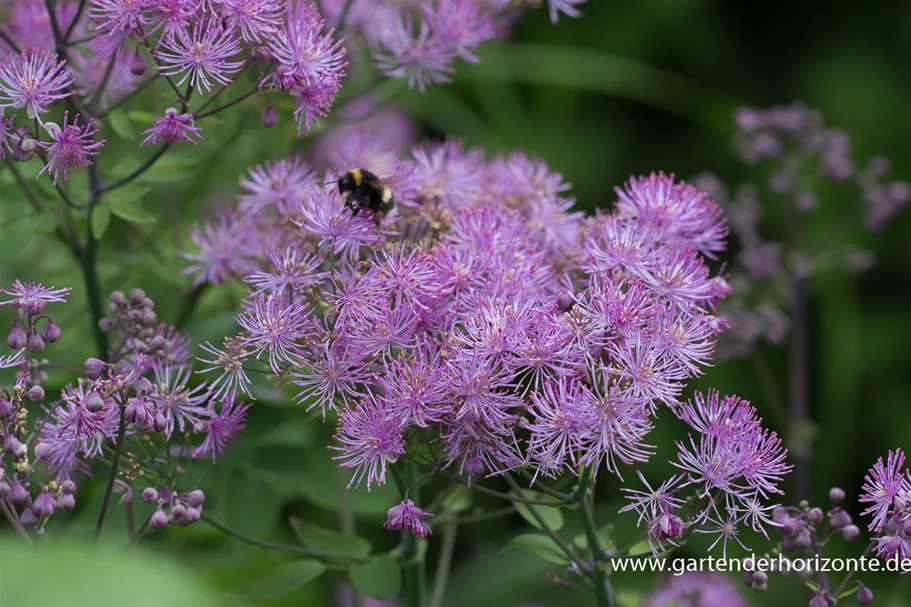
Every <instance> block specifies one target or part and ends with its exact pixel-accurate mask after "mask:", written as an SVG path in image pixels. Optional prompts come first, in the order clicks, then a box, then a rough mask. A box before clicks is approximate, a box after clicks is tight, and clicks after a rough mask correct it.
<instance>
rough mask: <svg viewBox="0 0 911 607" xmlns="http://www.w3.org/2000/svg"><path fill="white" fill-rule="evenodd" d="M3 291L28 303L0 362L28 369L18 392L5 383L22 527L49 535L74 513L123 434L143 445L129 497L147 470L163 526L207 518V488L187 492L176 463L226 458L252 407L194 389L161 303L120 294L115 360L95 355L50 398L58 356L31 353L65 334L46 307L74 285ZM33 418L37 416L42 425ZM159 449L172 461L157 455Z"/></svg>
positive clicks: (111, 327) (6, 471)
mask: <svg viewBox="0 0 911 607" xmlns="http://www.w3.org/2000/svg"><path fill="white" fill-rule="evenodd" d="M0 293H3V294H4V295H7V296H11V297H12V299H9V300H5V301H2V302H0V306H3V305H10V306H12V307H15V308H17V309H18V310H19V317H18V318H17V319H16V320H15V321H14V324H13V327H12V329H11V331H10V333H9V336H8V338H7V344H8V345H9V347H10V348H12V349H13V350H16V354H14V355H13V356H11V357H3V358H2V359H0V367H4V368H5V367H19V369H20V371H19V373H18V375H17V379H16V383H15V385H14V386H13V388H12V390H11V391H7V390H0V437H2V441H3V450H4V451H3V453H4V455H3V458H2V459H0V504H2V505H3V508H4V513H5V514H6V516H7V518H8V519H10V521H11V523H13V524H14V525H18V526H19V527H21V528H23V530H24V529H28V528H36V529H38V530H43V528H44V524H45V522H46V521H47V519H48V517H49V516H51V515H52V514H53V513H54V511H55V510H56V509H57V508H60V509H63V510H72V508H73V507H74V505H75V498H74V497H73V495H74V491H75V485H74V481H75V480H76V479H77V477H78V475H80V474H90V473H91V467H90V463H91V461H92V460H95V459H98V458H101V457H110V456H111V453H112V451H114V449H115V445H116V444H117V442H118V441H119V440H123V441H125V442H127V443H131V442H135V441H141V442H142V445H143V446H142V449H139V450H137V451H135V452H134V453H135V454H139V453H141V454H143V455H141V456H134V459H133V461H132V462H131V467H130V468H128V469H126V470H124V471H123V476H122V478H123V480H120V479H118V481H117V482H118V483H119V485H120V486H119V488H118V489H117V490H118V492H120V493H123V494H124V496H123V498H122V499H121V502H128V501H130V500H131V496H132V490H131V485H130V482H132V481H134V480H136V479H138V478H140V477H142V478H143V479H144V480H145V482H149V481H152V482H156V483H159V485H158V486H157V487H147V488H146V489H145V491H144V492H143V497H144V498H147V494H148V495H152V494H153V493H154V499H153V498H151V497H149V498H148V499H146V501H147V502H149V503H155V504H156V505H157V510H156V512H154V513H153V514H152V515H151V517H150V519H149V525H150V526H151V527H152V528H153V529H154V528H160V527H162V526H164V525H166V524H177V525H186V524H190V523H192V522H194V521H196V520H198V519H199V516H200V513H201V506H202V502H203V500H204V497H203V495H202V492H201V491H192V492H190V493H187V494H178V493H177V492H176V487H175V486H174V482H175V475H176V473H177V468H176V467H175V466H178V465H179V460H180V459H181V458H184V457H202V456H206V457H208V456H211V457H212V458H213V460H214V459H215V458H216V457H217V456H219V455H221V454H222V453H223V451H224V449H225V448H226V447H227V446H228V445H229V444H230V443H231V441H232V440H233V439H234V438H236V437H237V435H238V434H239V433H240V432H242V431H243V429H244V426H245V417H246V412H247V409H248V407H247V406H246V405H243V404H241V403H239V402H237V401H235V400H234V398H233V397H231V396H228V397H225V398H218V397H216V396H213V395H212V393H211V392H208V391H207V388H206V385H205V384H200V385H196V386H193V385H191V384H190V380H191V377H192V369H191V366H190V364H189V360H190V346H189V340H188V339H187V338H185V337H183V336H181V335H180V334H179V333H177V332H176V331H175V330H174V329H173V328H170V327H167V326H165V325H160V324H159V323H158V317H157V315H156V314H155V312H154V303H153V302H152V301H151V300H150V299H149V298H148V297H146V295H145V293H143V292H142V291H140V290H138V289H136V290H134V291H132V292H131V293H130V294H129V295H128V296H127V295H124V294H123V293H119V292H115V293H114V294H112V296H111V300H110V303H109V306H108V311H109V316H108V317H106V318H104V319H102V321H101V323H100V329H101V330H102V331H105V332H107V333H113V334H117V335H118V336H119V339H118V340H117V342H116V343H115V344H114V345H112V346H111V351H110V353H109V356H108V361H110V362H105V361H102V360H99V359H95V358H90V359H88V360H86V362H85V369H84V371H85V377H83V378H80V379H79V380H78V382H77V383H75V384H70V385H68V386H66V387H65V388H64V389H63V390H62V392H61V395H60V398H59V399H57V400H50V399H48V398H47V396H46V394H45V391H44V389H43V388H42V387H41V384H42V383H44V382H46V381H47V380H48V374H47V372H46V370H45V368H46V363H47V361H46V360H32V358H31V357H32V356H33V355H34V354H37V353H39V352H43V351H44V349H45V345H46V344H49V343H54V342H57V341H58V340H59V339H60V337H61V331H60V328H59V327H58V326H57V325H56V324H55V323H54V321H53V320H52V319H51V318H50V317H49V316H48V315H47V314H46V313H45V312H44V309H45V307H46V306H47V304H50V303H62V302H64V301H65V300H66V297H67V295H68V294H69V289H52V288H49V287H45V286H43V285H40V284H35V283H32V284H28V285H26V284H23V283H20V282H18V281H17V282H16V283H14V284H13V286H12V288H10V289H0ZM29 402H32V403H34V407H40V408H41V409H42V411H41V413H40V414H39V415H37V416H34V415H32V416H30V415H29V409H30V408H34V407H29V406H28V405H27V403H29ZM30 417H34V418H37V419H36V420H35V425H34V428H31V429H30V428H29V427H28V425H29V418H30ZM120 437H122V438H120ZM195 437H201V438H199V439H196V440H194V438H195ZM178 439H183V441H184V443H183V444H181V443H180V442H178ZM159 446H161V448H162V449H165V450H167V451H168V453H169V455H168V456H167V457H165V456H164V455H163V454H155V451H156V450H157V449H158V447H159ZM36 491H37V493H35V492H36ZM33 494H34V495H33ZM165 508H167V509H168V510H169V513H168V514H165V513H164V509H165ZM159 513H161V514H159Z"/></svg>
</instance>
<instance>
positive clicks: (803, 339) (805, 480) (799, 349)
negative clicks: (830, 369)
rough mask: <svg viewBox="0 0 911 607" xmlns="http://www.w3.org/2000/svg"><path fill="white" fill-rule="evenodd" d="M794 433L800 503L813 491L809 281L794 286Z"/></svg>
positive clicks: (800, 280)
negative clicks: (811, 474) (811, 476)
mask: <svg viewBox="0 0 911 607" xmlns="http://www.w3.org/2000/svg"><path fill="white" fill-rule="evenodd" d="M791 319H792V326H791V358H790V373H791V419H790V422H791V428H790V430H791V433H792V436H795V437H796V439H797V440H796V441H795V442H794V443H793V444H794V453H793V456H794V490H795V496H796V497H797V499H798V500H801V499H805V498H807V497H808V494H809V491H810V455H811V449H812V445H811V437H810V436H809V418H810V298H809V290H808V285H807V281H806V279H803V278H799V277H794V281H793V284H792V286H791Z"/></svg>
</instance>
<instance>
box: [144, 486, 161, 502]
mask: <svg viewBox="0 0 911 607" xmlns="http://www.w3.org/2000/svg"><path fill="white" fill-rule="evenodd" d="M142 501H144V502H145V503H147V504H154V503H155V502H157V501H158V491H156V490H155V489H154V488H152V487H146V488H145V489H143V490H142Z"/></svg>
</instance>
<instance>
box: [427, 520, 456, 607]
mask: <svg viewBox="0 0 911 607" xmlns="http://www.w3.org/2000/svg"><path fill="white" fill-rule="evenodd" d="M458 530H459V526H458V524H456V523H455V522H452V521H451V522H448V523H446V526H445V527H444V528H443V545H442V546H440V560H439V562H438V563H437V571H436V575H435V576H434V578H433V592H432V593H431V595H430V607H441V606H442V604H443V599H445V598H446V585H447V584H448V583H449V570H450V569H451V568H452V555H453V553H454V552H455V544H456V534H457V532H458Z"/></svg>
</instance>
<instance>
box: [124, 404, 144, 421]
mask: <svg viewBox="0 0 911 607" xmlns="http://www.w3.org/2000/svg"><path fill="white" fill-rule="evenodd" d="M148 416H149V412H148V410H147V409H146V404H145V402H143V401H142V400H141V399H138V398H131V399H130V401H129V403H128V404H127V409H126V411H124V418H125V419H126V420H127V421H128V422H130V423H131V424H139V425H142V424H144V423H146V419H147V418H148Z"/></svg>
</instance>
